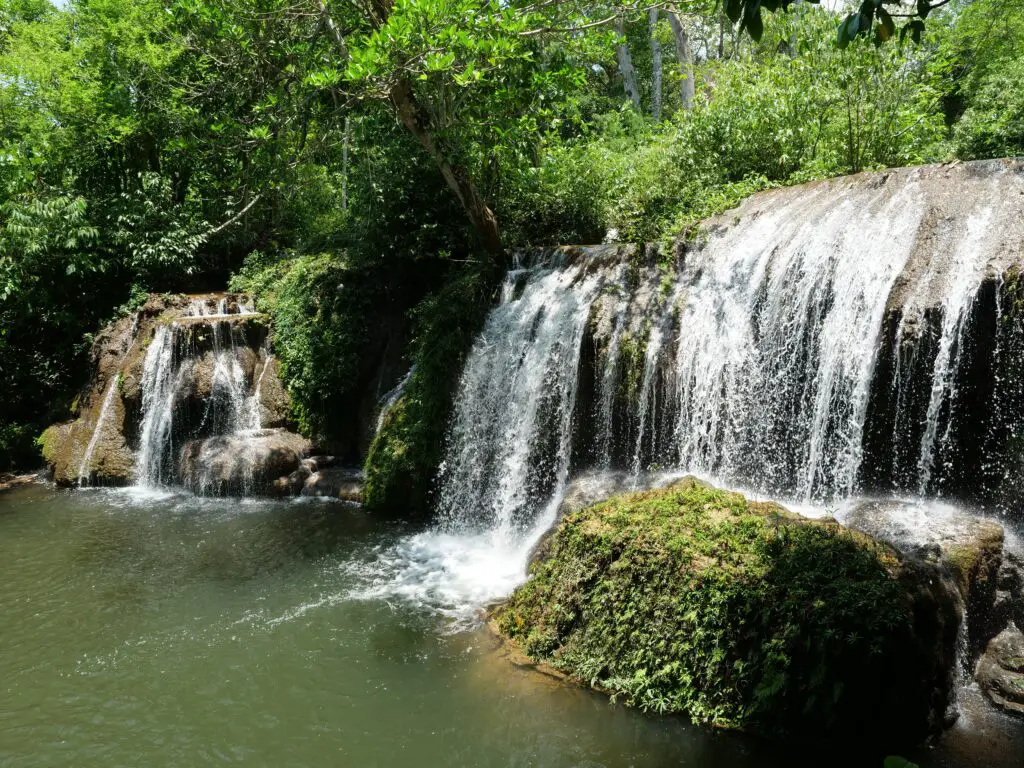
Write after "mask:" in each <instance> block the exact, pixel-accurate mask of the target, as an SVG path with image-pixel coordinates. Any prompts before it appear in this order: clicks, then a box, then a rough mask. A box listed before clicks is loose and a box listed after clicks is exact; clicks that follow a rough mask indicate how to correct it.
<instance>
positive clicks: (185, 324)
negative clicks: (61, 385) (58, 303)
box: [135, 297, 273, 493]
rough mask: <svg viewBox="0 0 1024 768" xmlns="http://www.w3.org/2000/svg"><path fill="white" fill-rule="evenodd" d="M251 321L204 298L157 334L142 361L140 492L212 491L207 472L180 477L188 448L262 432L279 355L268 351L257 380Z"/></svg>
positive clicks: (223, 300) (219, 300)
mask: <svg viewBox="0 0 1024 768" xmlns="http://www.w3.org/2000/svg"><path fill="white" fill-rule="evenodd" d="M252 314H254V313H253V310H252V309H251V308H250V307H248V306H246V305H245V304H243V303H241V302H232V301H229V299H228V297H199V298H195V299H193V300H192V301H191V302H190V304H189V306H188V307H187V308H186V310H185V311H184V312H183V313H182V315H181V316H180V317H179V318H178V319H176V320H173V321H171V322H168V323H164V324H161V325H159V326H158V327H157V328H156V331H155V332H154V335H153V338H152V340H151V341H150V344H149V347H148V348H147V350H146V356H145V360H144V362H143V373H142V382H141V391H142V420H141V429H140V437H139V448H138V452H137V454H136V463H135V480H136V483H137V484H138V485H142V486H150V487H155V486H163V485H168V484H172V483H178V482H182V481H187V482H188V483H189V484H190V485H192V486H194V487H195V488H196V490H198V491H199V492H201V493H204V492H207V491H209V490H211V488H212V486H213V481H212V479H211V478H210V477H209V476H207V473H206V472H205V471H200V472H198V474H197V476H196V477H190V478H183V477H181V470H180V468H179V466H178V465H179V461H180V458H181V457H180V456H179V452H180V449H181V447H182V446H183V445H184V444H185V443H186V442H187V441H189V440H194V439H196V438H202V437H206V436H210V435H233V436H243V437H244V436H246V435H255V434H257V433H259V432H260V429H261V426H262V425H261V418H260V394H261V387H262V385H263V380H264V377H265V376H266V374H267V371H268V369H269V367H270V365H271V364H272V362H273V356H272V355H271V354H270V352H269V350H268V349H266V348H263V349H262V350H261V351H260V355H261V356H262V360H257V361H256V364H257V365H259V366H260V367H259V369H258V373H257V372H256V371H255V370H253V369H252V367H251V355H252V351H251V348H250V345H249V340H248V339H247V338H246V337H245V332H244V330H243V329H242V328H241V327H240V326H239V325H238V323H239V322H240V321H244V319H245V318H246V316H247V315H252ZM247 360H248V361H250V363H249V364H247ZM197 403H198V406H197ZM197 407H198V412H194V411H195V410H196V408H197ZM179 421H181V422H182V423H180V424H179V423H177V422H179ZM244 459H245V457H244V456H243V457H240V459H239V460H240V461H242V462H244ZM250 463H251V462H250Z"/></svg>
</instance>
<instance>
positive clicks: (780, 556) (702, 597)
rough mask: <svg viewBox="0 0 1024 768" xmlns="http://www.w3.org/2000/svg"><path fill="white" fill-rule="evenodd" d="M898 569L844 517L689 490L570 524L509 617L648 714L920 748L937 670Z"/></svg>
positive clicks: (576, 672) (536, 644)
mask: <svg viewBox="0 0 1024 768" xmlns="http://www.w3.org/2000/svg"><path fill="white" fill-rule="evenodd" d="M900 567H901V566H900V561H899V560H898V558H897V557H896V555H895V554H894V553H893V552H892V551H891V550H889V549H887V548H885V547H883V546H881V545H878V544H875V543H874V542H872V541H871V540H869V539H868V538H866V537H864V536H861V535H859V534H855V533H852V532H850V531H847V530H846V529H844V528H842V527H841V526H839V525H838V524H836V523H834V522H831V521H821V522H816V521H806V520H804V519H803V518H799V517H798V516H796V515H793V514H792V513H790V512H788V511H786V510H784V509H783V508H781V507H779V506H777V505H774V504H765V503H754V502H749V501H747V500H746V499H745V498H744V497H743V496H741V495H739V494H736V493H727V492H723V491H720V490H717V489H714V488H711V487H708V486H706V485H703V484H701V483H699V482H697V481H694V480H692V479H687V480H684V481H683V482H681V483H679V484H677V485H675V486H673V487H671V488H669V489H667V490H663V491H652V492H646V493H640V494H633V495H627V496H622V497H618V498H615V499H612V500H610V501H608V502H605V503H603V504H599V505H597V506H594V507H591V508H589V509H585V510H582V511H580V512H578V513H575V514H572V515H570V516H568V517H567V518H566V519H565V520H564V521H563V522H562V523H561V525H560V527H559V528H558V529H557V531H556V532H555V534H554V537H553V539H552V542H551V549H550V557H549V558H548V559H546V560H544V561H542V562H541V563H539V564H538V565H536V566H535V567H534V571H533V574H532V578H531V579H530V580H529V581H528V582H527V583H526V584H524V585H523V586H522V587H520V588H519V589H518V590H517V591H516V592H515V594H514V595H513V596H512V597H511V598H510V599H509V601H508V602H507V604H506V605H504V606H503V607H502V608H501V609H500V610H499V611H498V612H497V614H496V620H497V623H498V627H499V629H500V631H501V632H502V633H504V634H505V635H507V636H508V637H510V638H511V639H513V640H514V641H515V642H517V643H518V644H519V645H520V646H521V647H522V648H523V650H524V651H525V652H526V653H527V654H529V655H530V656H532V657H534V658H536V659H539V660H542V661H544V662H547V663H549V664H551V665H553V666H554V667H556V668H557V669H559V670H561V671H563V672H565V673H567V674H568V675H569V676H571V677H572V678H575V679H577V680H580V681H582V682H584V683H588V684H590V685H592V686H594V687H597V688H599V689H601V690H605V691H607V692H609V693H611V694H613V695H616V696H621V697H623V698H624V699H625V700H626V701H627V703H629V704H632V705H636V706H639V707H642V708H644V709H648V710H653V711H656V712H675V713H682V714H685V715H688V716H689V717H690V718H692V719H693V720H695V721H696V722H699V723H708V724H714V725H716V726H721V727H728V728H742V729H748V730H753V731H759V732H762V733H766V734H771V735H775V736H782V735H788V734H794V733H796V732H801V731H802V732H809V733H812V734H818V735H824V734H832V733H835V732H837V731H842V730H844V729H847V728H848V729H853V730H861V729H863V732H867V729H864V725H865V722H867V721H870V723H872V727H875V728H876V729H877V734H878V735H883V734H891V733H892V732H893V730H896V731H898V732H899V733H900V734H901V735H902V736H903V738H911V739H912V738H914V737H916V736H918V735H920V731H921V729H922V728H923V726H922V722H923V721H926V720H927V712H928V703H927V702H928V696H929V695H930V690H931V689H930V688H929V686H928V685H922V682H921V681H923V680H927V679H928V678H929V675H930V674H931V672H929V666H928V665H929V664H930V663H932V662H931V661H929V660H927V659H926V654H925V653H922V652H921V645H920V643H918V642H917V640H919V638H915V637H914V628H913V616H912V613H913V611H912V609H911V607H910V601H909V600H908V599H907V594H906V591H905V588H904V586H903V585H902V584H901V581H900V578H899V572H900ZM922 712H924V713H925V714H924V715H923V714H922ZM886 718H888V719H889V722H886ZM912 733H913V736H912V735H911V734H912Z"/></svg>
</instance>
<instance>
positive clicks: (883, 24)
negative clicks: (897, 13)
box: [875, 6, 896, 43]
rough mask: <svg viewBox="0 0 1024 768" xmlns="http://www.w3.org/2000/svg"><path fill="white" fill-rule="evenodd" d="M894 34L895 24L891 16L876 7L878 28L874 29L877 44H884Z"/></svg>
mask: <svg viewBox="0 0 1024 768" xmlns="http://www.w3.org/2000/svg"><path fill="white" fill-rule="evenodd" d="M894 34H896V23H895V22H894V21H893V20H892V16H890V15H889V12H888V11H887V10H885V8H883V7H882V6H878V26H877V27H876V28H875V37H876V39H877V40H878V41H879V42H882V43H884V42H885V41H887V40H890V39H891V38H892V36H893V35H894Z"/></svg>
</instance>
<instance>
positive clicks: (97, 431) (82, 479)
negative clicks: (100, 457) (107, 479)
mask: <svg viewBox="0 0 1024 768" xmlns="http://www.w3.org/2000/svg"><path fill="white" fill-rule="evenodd" d="M120 382H121V377H120V375H117V376H114V378H112V379H111V380H110V383H109V384H108V385H107V391H106V392H105V393H104V395H103V403H102V405H100V412H99V414H98V415H97V416H96V426H95V427H94V428H93V431H92V437H90V438H89V444H88V445H87V446H86V448H85V453H84V454H83V455H82V461H81V463H80V464H79V465H78V485H79V487H81V486H83V485H85V483H86V482H87V481H88V480H89V465H90V464H91V463H92V457H93V454H94V453H96V445H97V444H98V443H99V441H100V435H101V434H102V430H103V425H104V424H105V423H106V420H107V413H108V412H109V411H110V406H111V405H113V403H114V395H116V394H117V385H118V384H119V383H120Z"/></svg>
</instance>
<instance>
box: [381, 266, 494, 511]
mask: <svg viewBox="0 0 1024 768" xmlns="http://www.w3.org/2000/svg"><path fill="white" fill-rule="evenodd" d="M496 285H497V275H495V274H494V270H493V268H487V267H484V268H482V269H481V268H477V269H471V270H468V271H466V272H464V273H463V274H461V275H460V276H459V277H458V278H455V279H452V280H450V282H449V283H448V284H447V285H446V286H445V288H443V289H442V290H441V291H439V292H438V293H436V294H434V295H431V296H429V297H427V298H426V299H424V300H423V302H421V303H420V304H419V305H418V306H417V307H416V309H415V311H414V313H413V322H414V332H413V341H412V345H411V347H412V350H413V353H412V362H413V365H414V366H415V368H414V370H413V374H412V377H411V378H410V380H409V383H408V385H407V386H406V389H405V392H404V394H403V395H402V397H401V398H400V399H399V400H398V402H397V403H396V404H395V406H394V407H393V408H392V409H391V410H390V411H389V412H388V413H387V414H385V421H384V424H383V426H382V428H381V430H380V432H379V433H378V434H377V435H376V437H375V439H374V441H373V444H372V445H371V446H370V450H369V452H368V454H367V457H366V463H365V465H364V469H365V471H366V488H365V498H364V503H365V505H366V507H367V508H368V509H369V510H371V511H375V512H383V513H388V514H400V515H419V516H423V515H426V514H429V511H430V492H431V490H432V486H433V481H434V476H435V474H436V472H437V467H438V465H439V464H440V462H441V455H442V450H443V446H444V437H445V430H446V428H447V424H448V416H449V414H450V412H451V408H452V402H453V398H454V395H455V390H456V387H457V386H458V381H459V375H460V372H461V370H462V363H463V361H464V360H465V357H466V355H467V353H468V352H469V349H470V346H471V344H472V340H473V337H474V336H475V335H476V333H477V331H478V330H479V328H480V326H481V324H482V323H483V320H484V317H485V316H486V314H487V311H488V309H490V306H491V303H492V301H493V298H494V289H495V286H496Z"/></svg>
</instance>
